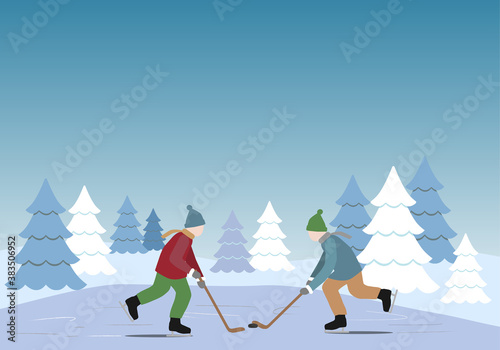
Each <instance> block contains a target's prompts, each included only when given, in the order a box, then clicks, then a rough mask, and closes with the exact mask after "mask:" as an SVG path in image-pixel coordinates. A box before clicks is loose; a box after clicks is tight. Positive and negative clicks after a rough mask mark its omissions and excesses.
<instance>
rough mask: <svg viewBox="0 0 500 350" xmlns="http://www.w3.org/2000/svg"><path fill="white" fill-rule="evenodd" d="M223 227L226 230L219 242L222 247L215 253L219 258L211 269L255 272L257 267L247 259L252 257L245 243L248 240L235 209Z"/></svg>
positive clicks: (216, 270)
mask: <svg viewBox="0 0 500 350" xmlns="http://www.w3.org/2000/svg"><path fill="white" fill-rule="evenodd" d="M222 229H223V230H225V231H224V233H223V234H222V237H221V239H219V240H218V241H217V243H219V244H221V247H220V248H219V250H218V251H217V253H215V255H214V256H215V257H216V258H217V259H219V260H217V262H216V263H215V265H214V266H213V267H212V268H211V269H210V271H212V272H220V271H222V272H231V271H234V272H238V273H240V272H243V271H246V272H253V271H255V269H254V268H253V267H252V266H250V264H249V263H248V261H247V259H248V258H250V257H251V255H250V253H248V251H247V250H246V248H245V245H244V244H245V243H247V240H246V239H245V237H243V235H242V234H241V231H240V230H241V229H243V226H241V224H240V222H239V221H238V219H237V218H236V215H235V214H234V211H232V210H231V214H229V218H228V219H227V221H226V223H225V224H224V226H222Z"/></svg>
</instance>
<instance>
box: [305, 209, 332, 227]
mask: <svg viewBox="0 0 500 350" xmlns="http://www.w3.org/2000/svg"><path fill="white" fill-rule="evenodd" d="M321 214H323V210H321V209H318V212H317V213H316V214H314V215H313V216H312V218H310V219H309V222H308V223H307V228H306V230H307V231H314V232H326V230H327V229H326V225H325V222H324V221H323V218H322V217H321Z"/></svg>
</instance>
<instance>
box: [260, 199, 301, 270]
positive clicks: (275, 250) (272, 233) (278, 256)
mask: <svg viewBox="0 0 500 350" xmlns="http://www.w3.org/2000/svg"><path fill="white" fill-rule="evenodd" d="M257 222H258V223H259V224H261V225H260V227H259V230H258V231H257V233H255V234H254V235H253V238H255V239H256V240H257V243H255V245H254V246H253V248H252V249H251V250H250V254H252V255H253V258H252V260H250V265H252V266H253V267H254V268H255V269H257V270H260V271H267V270H269V269H271V270H273V271H280V270H286V271H291V270H293V269H294V267H293V265H292V264H290V262H289V261H288V259H287V258H286V256H287V255H288V254H290V251H289V250H288V249H287V248H286V247H285V245H284V244H283V242H282V239H284V238H286V236H285V234H284V233H283V232H282V231H281V228H280V227H279V224H280V223H281V222H282V221H281V219H280V218H279V217H278V215H276V212H275V211H274V208H273V205H272V204H271V202H268V203H267V207H266V210H264V213H263V214H262V216H261V217H260V218H259V219H258V220H257Z"/></svg>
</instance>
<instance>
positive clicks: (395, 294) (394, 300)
mask: <svg viewBox="0 0 500 350" xmlns="http://www.w3.org/2000/svg"><path fill="white" fill-rule="evenodd" d="M391 296H392V300H391V308H390V309H389V313H390V314H391V313H392V309H393V308H394V304H395V303H396V297H397V296H398V290H397V289H396V293H392V292H391Z"/></svg>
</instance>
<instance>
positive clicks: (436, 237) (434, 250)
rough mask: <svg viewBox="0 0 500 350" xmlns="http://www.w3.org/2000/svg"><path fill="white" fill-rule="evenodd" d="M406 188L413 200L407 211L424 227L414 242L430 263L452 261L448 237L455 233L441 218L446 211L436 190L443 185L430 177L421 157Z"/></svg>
mask: <svg viewBox="0 0 500 350" xmlns="http://www.w3.org/2000/svg"><path fill="white" fill-rule="evenodd" d="M406 187H407V188H408V189H410V190H412V191H413V192H412V194H411V197H412V198H413V199H414V200H415V201H416V202H417V203H416V204H415V205H414V206H413V207H411V209H410V211H411V214H412V215H413V218H414V219H415V221H416V222H417V223H418V225H419V226H420V227H422V228H423V229H424V232H423V233H422V234H420V235H418V236H417V241H418V243H420V246H421V247H422V248H423V249H424V250H425V252H426V253H427V254H429V255H430V256H431V257H432V260H431V263H433V264H437V263H439V262H441V261H443V260H444V259H446V260H448V261H449V262H451V263H452V262H454V261H455V259H456V256H455V255H453V250H454V248H453V246H452V245H451V243H450V241H449V240H450V239H451V238H453V237H455V236H456V235H457V234H456V233H455V231H453V230H452V229H451V228H450V226H448V224H447V223H446V221H445V219H444V217H443V214H447V213H449V212H450V209H448V208H447V207H446V205H444V203H443V201H442V200H441V198H440V197H439V194H438V192H437V191H439V190H441V189H442V188H443V185H441V183H440V182H439V181H438V180H437V179H436V177H435V176H434V174H433V172H432V170H431V168H430V166H429V163H428V162H427V159H426V158H425V157H424V159H423V160H422V164H420V167H419V168H418V171H417V173H416V174H415V177H414V178H413V180H412V181H410V183H409V184H408V185H407V186H406Z"/></svg>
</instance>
